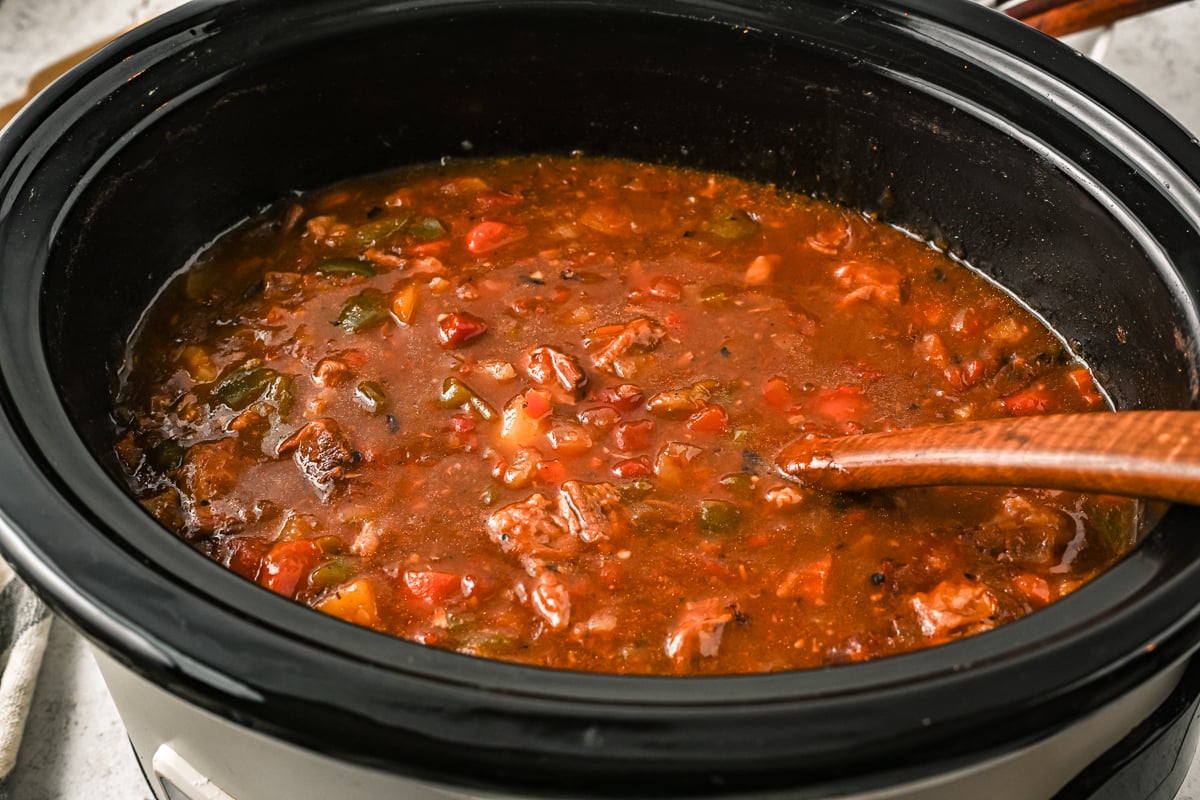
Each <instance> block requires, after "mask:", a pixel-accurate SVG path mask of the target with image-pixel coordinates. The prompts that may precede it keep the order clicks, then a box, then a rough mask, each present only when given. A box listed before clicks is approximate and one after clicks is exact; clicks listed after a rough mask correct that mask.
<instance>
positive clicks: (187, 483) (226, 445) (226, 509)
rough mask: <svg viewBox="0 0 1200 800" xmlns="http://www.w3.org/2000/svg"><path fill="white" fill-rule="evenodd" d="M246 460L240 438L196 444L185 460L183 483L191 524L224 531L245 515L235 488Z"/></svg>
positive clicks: (203, 529)
mask: <svg viewBox="0 0 1200 800" xmlns="http://www.w3.org/2000/svg"><path fill="white" fill-rule="evenodd" d="M244 466H245V463H244V461H243V459H242V457H241V455H240V454H239V452H238V443H237V440H236V439H220V440H218V441H215V442H201V443H199V444H196V445H193V446H192V447H191V448H190V449H189V450H188V452H187V455H186V456H185V457H184V461H183V471H182V477H183V479H182V484H183V495H184V498H183V499H184V510H185V512H186V513H185V516H186V517H187V523H188V527H190V528H193V529H196V530H201V531H209V532H211V531H221V530H225V529H227V528H228V527H229V526H230V525H231V524H233V523H235V522H236V521H238V520H239V519H240V518H241V515H242V512H243V510H244V509H243V508H242V507H241V505H240V503H238V501H237V500H236V499H234V498H233V496H232V495H233V490H234V487H235V486H236V485H237V481H238V476H239V474H240V473H241V471H242V469H243V468H244Z"/></svg>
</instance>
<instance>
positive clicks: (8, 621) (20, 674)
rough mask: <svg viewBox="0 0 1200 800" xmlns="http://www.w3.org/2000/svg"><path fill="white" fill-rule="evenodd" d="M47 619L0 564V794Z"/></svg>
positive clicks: (18, 737) (14, 760)
mask: <svg viewBox="0 0 1200 800" xmlns="http://www.w3.org/2000/svg"><path fill="white" fill-rule="evenodd" d="M51 619H52V617H51V616H50V610H49V609H48V608H46V606H45V605H43V603H42V601H41V600H39V599H38V598H37V595H35V594H34V593H33V592H32V591H31V590H30V589H29V587H28V586H26V585H25V584H24V583H22V582H21V581H20V579H18V578H17V576H16V573H14V572H13V570H12V567H10V566H8V564H5V563H4V562H3V561H0V791H2V790H3V786H4V783H5V778H7V777H8V774H9V773H10V772H12V769H13V767H14V766H15V765H16V763H17V750H18V749H19V748H20V747H21V734H22V733H24V731H25V718H26V717H27V716H28V715H29V703H30V701H31V700H32V699H33V687H34V686H35V685H36V684H37V674H38V668H39V667H41V665H42V653H43V652H44V651H45V649H46V639H47V638H48V637H49V635H50V620H51Z"/></svg>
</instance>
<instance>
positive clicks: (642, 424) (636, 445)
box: [613, 419, 654, 453]
mask: <svg viewBox="0 0 1200 800" xmlns="http://www.w3.org/2000/svg"><path fill="white" fill-rule="evenodd" d="M653 429H654V423H653V422H652V421H650V420H648V419H640V420H637V421H636V422H622V423H621V424H620V425H618V426H617V427H616V428H614V429H613V441H614V442H615V443H616V445H617V449H619V450H623V451H624V452H626V453H632V452H634V451H637V450H645V449H646V448H647V447H649V446H650V431H652V430H653Z"/></svg>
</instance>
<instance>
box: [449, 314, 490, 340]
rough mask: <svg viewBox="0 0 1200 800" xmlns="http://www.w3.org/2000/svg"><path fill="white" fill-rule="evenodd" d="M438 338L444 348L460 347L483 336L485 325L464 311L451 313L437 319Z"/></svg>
mask: <svg viewBox="0 0 1200 800" xmlns="http://www.w3.org/2000/svg"><path fill="white" fill-rule="evenodd" d="M437 323H438V338H439V339H440V340H441V342H442V345H443V346H445V347H450V348H454V347H461V346H462V345H464V344H466V343H467V342H469V341H471V340H472V339H474V338H476V337H478V336H481V335H483V333H484V331H486V330H487V327H488V326H487V323H486V322H484V321H483V320H482V319H480V318H479V317H477V316H475V315H474V314H469V313H467V312H466V311H452V312H450V313H449V314H442V315H441V316H439V317H438V320H437Z"/></svg>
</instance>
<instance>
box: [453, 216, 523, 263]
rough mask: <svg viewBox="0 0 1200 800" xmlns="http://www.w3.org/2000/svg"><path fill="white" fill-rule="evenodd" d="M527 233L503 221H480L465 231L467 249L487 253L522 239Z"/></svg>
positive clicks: (477, 252) (476, 252)
mask: <svg viewBox="0 0 1200 800" xmlns="http://www.w3.org/2000/svg"><path fill="white" fill-rule="evenodd" d="M528 234H529V231H528V230H526V229H525V228H522V227H519V226H516V225H505V224H504V223H503V222H490V221H489V222H481V223H479V224H478V225H476V226H475V227H474V228H471V230H469V231H467V249H468V250H470V251H471V252H472V253H475V254H476V255H478V254H480V253H487V252H490V251H492V250H495V249H497V248H499V247H504V246H505V245H506V244H512V243H513V242H516V241H520V240H521V239H524V238H525V237H526V236H527V235H528Z"/></svg>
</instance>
